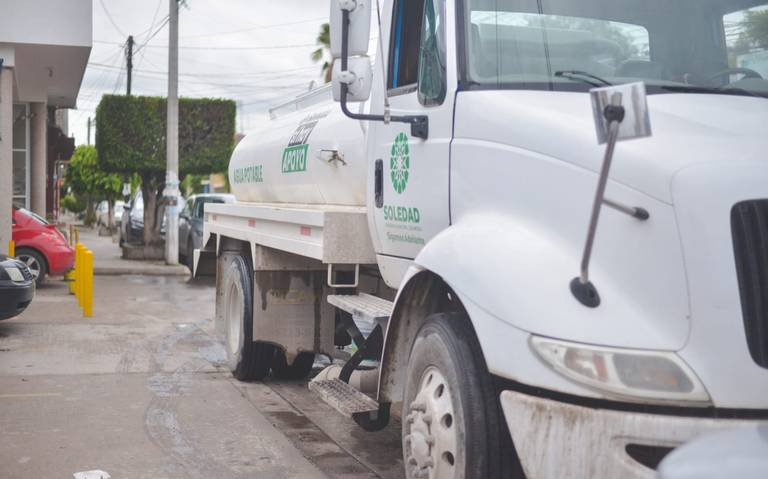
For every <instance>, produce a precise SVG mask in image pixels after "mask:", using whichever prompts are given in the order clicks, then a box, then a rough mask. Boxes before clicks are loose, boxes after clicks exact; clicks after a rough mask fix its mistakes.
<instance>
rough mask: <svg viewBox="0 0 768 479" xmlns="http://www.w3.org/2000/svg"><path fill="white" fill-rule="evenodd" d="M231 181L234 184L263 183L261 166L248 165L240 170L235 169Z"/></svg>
mask: <svg viewBox="0 0 768 479" xmlns="http://www.w3.org/2000/svg"><path fill="white" fill-rule="evenodd" d="M232 179H233V181H234V183H235V184H238V185H239V184H243V183H263V182H264V177H263V176H262V166H261V165H249V166H244V167H242V168H235V171H234V172H233V175H232Z"/></svg>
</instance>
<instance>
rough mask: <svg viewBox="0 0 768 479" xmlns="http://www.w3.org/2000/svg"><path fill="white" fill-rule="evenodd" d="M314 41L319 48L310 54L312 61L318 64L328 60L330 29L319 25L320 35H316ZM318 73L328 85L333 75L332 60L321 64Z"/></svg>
mask: <svg viewBox="0 0 768 479" xmlns="http://www.w3.org/2000/svg"><path fill="white" fill-rule="evenodd" d="M316 41H317V44H318V45H320V48H318V49H317V50H315V51H314V52H312V60H313V61H316V62H320V61H323V60H324V59H325V58H328V57H329V56H330V51H331V27H330V26H329V25H328V24H327V23H323V24H322V25H320V33H318V34H317V40H316ZM320 73H321V74H322V75H323V77H324V78H325V83H330V81H331V77H332V75H333V60H331V61H330V62H329V61H327V60H326V61H325V62H323V68H322V69H321V70H320Z"/></svg>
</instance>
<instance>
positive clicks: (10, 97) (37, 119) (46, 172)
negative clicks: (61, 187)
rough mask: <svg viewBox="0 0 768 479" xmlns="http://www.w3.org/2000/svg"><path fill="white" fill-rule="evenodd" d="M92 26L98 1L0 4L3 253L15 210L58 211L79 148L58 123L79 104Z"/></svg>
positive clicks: (0, 221)
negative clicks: (61, 178) (59, 191)
mask: <svg viewBox="0 0 768 479" xmlns="http://www.w3.org/2000/svg"><path fill="white" fill-rule="evenodd" d="M92 26H93V23H92V0H67V1H61V0H23V1H19V0H0V61H1V62H2V67H1V68H0V253H4V252H6V251H7V248H8V243H9V241H10V239H11V209H12V205H14V204H16V205H18V206H23V207H26V208H28V209H31V210H32V211H34V212H36V213H38V214H40V215H41V216H46V213H50V212H51V210H52V208H53V206H54V201H55V193H54V192H53V191H51V189H53V188H54V185H55V182H56V181H57V170H58V168H59V165H58V164H57V162H58V161H59V160H60V159H61V158H63V157H64V156H66V152H67V149H68V146H69V145H70V144H71V141H70V140H66V139H65V138H66V131H62V130H61V128H59V127H57V126H55V118H56V117H57V116H61V115H60V114H59V115H57V111H60V110H63V109H68V108H75V107H76V106H77V95H78V92H79V91H80V86H81V84H82V81H83V76H84V74H85V68H86V66H87V64H88V58H89V56H90V54H91V47H92V45H93V39H92ZM62 136H63V137H64V138H62ZM51 161H53V164H51Z"/></svg>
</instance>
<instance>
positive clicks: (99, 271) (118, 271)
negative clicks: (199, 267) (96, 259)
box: [93, 266, 189, 276]
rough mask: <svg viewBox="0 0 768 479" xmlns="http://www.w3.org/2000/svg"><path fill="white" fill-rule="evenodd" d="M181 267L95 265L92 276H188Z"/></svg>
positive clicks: (187, 271) (186, 271) (185, 269)
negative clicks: (150, 267) (153, 267)
mask: <svg viewBox="0 0 768 479" xmlns="http://www.w3.org/2000/svg"><path fill="white" fill-rule="evenodd" d="M182 268H183V269H176V268H173V269H146V268H122V267H109V266H107V267H95V268H94V269H93V274H94V276H189V270H187V268H184V267H183V266H182Z"/></svg>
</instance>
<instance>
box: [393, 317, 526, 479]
mask: <svg viewBox="0 0 768 479" xmlns="http://www.w3.org/2000/svg"><path fill="white" fill-rule="evenodd" d="M403 399H404V400H403V410H402V411H403V412H402V415H403V421H402V435H403V458H404V461H405V468H406V476H407V477H408V478H409V479H410V478H414V479H416V478H422V477H439V478H465V477H467V478H468V477H482V478H484V479H499V478H509V477H521V476H519V473H518V474H516V473H515V472H517V471H520V468H519V466H518V467H514V466H513V465H514V464H515V459H516V457H515V456H516V455H515V452H514V448H513V447H512V445H511V440H510V439H509V433H508V432H507V431H506V426H505V424H506V423H505V421H504V418H503V416H502V413H501V407H500V405H499V400H498V395H497V394H496V392H495V388H494V387H493V383H492V382H491V378H490V375H489V374H488V371H487V369H486V367H485V362H484V360H483V357H482V353H481V351H480V346H479V344H478V343H477V340H476V339H475V335H474V331H472V328H471V327H470V324H469V321H468V319H467V318H466V316H465V315H463V314H461V313H440V314H433V315H431V316H429V317H428V318H427V320H426V322H425V323H424V325H423V326H422V327H421V329H420V330H419V333H418V334H417V335H416V338H415V339H414V342H413V345H412V347H411V352H410V357H409V359H408V370H407V373H406V384H405V397H404V398H403Z"/></svg>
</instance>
